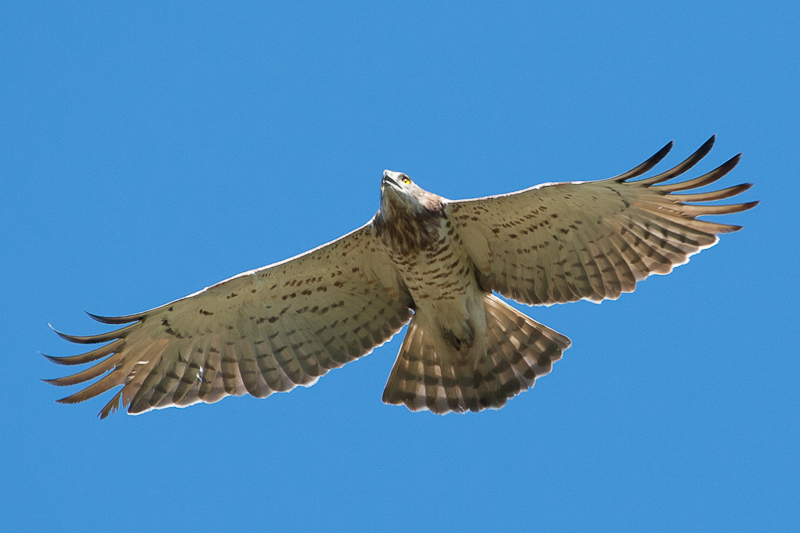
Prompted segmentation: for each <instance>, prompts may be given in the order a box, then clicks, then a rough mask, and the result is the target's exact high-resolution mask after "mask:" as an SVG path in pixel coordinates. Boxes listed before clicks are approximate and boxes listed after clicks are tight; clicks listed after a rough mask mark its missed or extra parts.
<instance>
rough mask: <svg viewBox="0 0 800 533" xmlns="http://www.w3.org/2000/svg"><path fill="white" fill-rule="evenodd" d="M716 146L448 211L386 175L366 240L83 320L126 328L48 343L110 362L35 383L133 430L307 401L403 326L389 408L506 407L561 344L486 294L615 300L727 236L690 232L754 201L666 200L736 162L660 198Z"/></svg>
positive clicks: (458, 204)
mask: <svg viewBox="0 0 800 533" xmlns="http://www.w3.org/2000/svg"><path fill="white" fill-rule="evenodd" d="M713 140H714V138H713V137H712V138H711V139H709V141H708V142H706V143H705V144H704V145H703V146H702V147H701V148H700V149H699V150H698V151H697V152H695V153H694V154H692V155H691V156H690V157H689V158H688V159H686V160H685V161H684V162H682V163H680V164H679V165H677V166H676V167H674V168H672V169H670V170H668V171H666V172H663V173H661V174H658V175H656V176H653V177H650V178H645V179H640V180H634V178H637V177H639V176H641V175H642V174H644V173H646V172H647V171H649V170H650V169H651V168H652V167H653V166H655V165H656V164H657V163H658V162H659V161H660V160H661V159H662V158H663V157H664V156H666V154H667V152H668V151H669V150H670V148H671V146H672V143H669V144H668V145H667V146H665V147H664V148H663V149H662V150H660V151H659V152H658V153H657V154H655V155H654V156H653V157H651V158H650V159H648V160H647V161H645V162H644V163H642V164H641V165H639V166H637V167H636V168H634V169H632V170H630V171H629V172H626V173H624V174H621V175H619V176H616V177H614V178H609V179H606V180H601V181H594V182H580V183H557V184H544V185H539V186H536V187H532V188H530V189H526V190H524V191H520V192H517V193H512V194H506V195H499V196H492V197H487V198H479V199H473V200H459V201H451V200H447V199H445V198H442V197H440V196H437V195H435V194H433V193H429V192H427V191H424V190H422V189H420V188H419V187H418V186H417V185H416V184H414V183H413V182H411V180H410V179H409V178H408V176H406V175H405V174H401V173H398V172H391V171H385V172H384V177H383V182H382V186H381V191H382V194H381V206H380V210H379V211H378V213H377V214H376V215H375V217H374V218H373V219H372V220H371V221H370V222H369V223H367V224H366V225H364V226H362V227H361V228H359V229H357V230H355V231H353V232H351V233H349V234H347V235H345V236H343V237H341V238H339V239H337V240H335V241H333V242H331V243H328V244H326V245H323V246H321V247H319V248H316V249H314V250H311V251H310V252H307V253H305V254H301V255H299V256H297V257H294V258H292V259H288V260H286V261H282V262H280V263H276V264H274V265H270V266H267V267H264V268H261V269H258V270H253V271H250V272H245V273H243V274H240V275H238V276H235V277H233V278H230V279H228V280H226V281H223V282H221V283H218V284H217V285H213V286H211V287H209V288H207V289H205V290H202V291H200V292H198V293H195V294H193V295H191V296H187V297H186V298H182V299H180V300H176V301H174V302H171V303H169V304H166V305H164V306H161V307H158V308H155V309H152V310H150V311H145V312H143V313H139V314H135V315H129V316H122V317H98V316H94V315H91V316H92V318H95V319H96V320H98V321H100V322H103V323H106V324H114V325H122V324H128V325H127V326H125V327H122V328H120V329H117V330H114V331H111V332H109V333H105V334H100V335H92V336H87V337H81V336H73V335H65V334H61V333H59V335H61V336H62V337H63V338H65V339H66V340H69V341H72V342H75V343H79V344H96V343H106V342H107V343H108V344H105V345H104V346H102V347H100V348H97V349H95V350H92V351H90V352H87V353H84V354H81V355H76V356H71V357H49V356H47V357H48V358H49V359H51V360H52V361H54V362H56V363H59V364H62V365H79V364H87V363H93V365H92V366H90V367H88V368H86V369H85V370H83V371H81V372H78V373H76V374H73V375H70V376H66V377H62V378H58V379H53V380H48V381H49V382H50V383H53V384H54V385H75V384H79V383H85V382H87V381H90V380H92V379H95V378H99V379H97V381H95V382H94V383H92V384H91V385H89V386H87V387H86V388H84V389H82V390H80V391H78V392H77V393H75V394H73V395H71V396H68V397H67V398H64V399H63V400H59V401H61V402H63V403H76V402H80V401H84V400H87V399H89V398H92V397H94V396H97V395H99V394H102V393H104V392H107V391H109V390H111V389H114V388H116V387H121V389H120V390H119V391H118V392H117V394H116V395H115V396H114V397H113V398H111V400H110V401H109V402H108V403H107V404H106V405H105V407H104V408H103V409H102V410H101V412H100V416H101V418H104V417H106V416H108V415H109V414H110V413H112V412H114V411H115V410H116V409H117V408H118V407H119V406H120V405H122V406H123V408H128V412H130V413H140V412H144V411H148V410H150V409H155V408H161V407H168V406H172V405H176V406H185V405H191V404H193V403H197V402H206V403H212V402H215V401H218V400H219V399H221V398H223V397H224V396H227V395H242V394H252V395H253V396H257V397H265V396H268V395H269V394H272V393H273V392H282V391H288V390H291V389H292V388H294V387H295V386H297V385H303V386H309V385H311V384H313V383H315V382H316V380H317V379H318V378H319V376H322V375H324V374H325V373H326V372H328V370H330V369H332V368H337V367H339V366H342V365H343V364H345V363H347V362H349V361H352V360H354V359H356V358H358V357H360V356H362V355H365V354H367V353H369V352H370V351H371V350H372V349H373V348H375V347H376V346H379V345H380V344H382V343H383V342H385V341H386V340H388V339H389V338H391V337H392V335H394V334H395V333H396V332H397V331H399V330H400V329H401V328H402V326H403V325H404V324H405V323H406V322H408V321H409V319H410V320H411V323H410V324H409V326H408V332H407V333H406V337H405V340H404V341H403V345H402V347H401V348H400V353H399V354H398V356H397V361H396V362H395V366H394V368H393V369H392V372H391V375H390V377H389V381H388V383H387V385H386V389H385V391H384V394H383V400H384V401H385V402H387V403H394V404H405V405H406V406H407V407H408V408H409V409H412V410H420V409H429V410H431V411H433V412H435V413H446V412H450V411H457V412H462V411H468V410H469V411H480V410H482V409H484V408H487V407H489V408H499V407H502V406H503V405H504V404H505V403H506V402H507V400H508V399H509V398H511V397H513V396H515V395H516V394H518V393H519V392H521V391H523V390H526V389H527V388H529V387H531V386H532V385H533V383H534V380H535V379H536V378H537V377H539V376H542V375H544V374H546V373H548V372H549V371H550V369H551V367H552V364H553V362H555V361H557V360H558V359H559V358H560V357H561V355H562V352H563V351H564V350H565V349H566V348H568V347H569V345H570V341H569V339H567V338H566V337H564V336H563V335H561V334H559V333H556V332H555V331H553V330H551V329H549V328H547V327H545V326H543V325H541V324H539V323H537V322H535V321H534V320H532V319H530V318H529V317H527V316H525V315H524V314H522V313H520V312H519V311H517V310H515V309H514V308H512V307H510V306H509V305H508V304H506V303H505V302H503V301H502V300H501V299H499V298H497V297H496V296H493V295H492V292H497V293H499V294H501V295H503V296H505V297H508V298H512V299H514V300H517V301H519V302H522V303H526V304H530V305H549V304H553V303H563V302H570V301H575V300H579V299H589V300H594V301H601V300H603V299H606V298H612V299H613V298H617V297H619V295H620V294H621V293H623V292H631V291H632V290H633V289H634V288H635V286H636V282H638V281H640V280H642V279H644V278H646V277H647V276H648V275H650V274H666V273H668V272H670V271H671V270H672V268H673V267H674V266H676V265H680V264H683V263H685V262H686V261H688V258H689V257H690V256H691V255H692V254H694V253H697V252H699V251H700V250H702V249H704V248H707V247H709V246H712V245H714V244H715V243H716V242H717V240H718V237H717V235H718V234H720V233H727V232H731V231H736V230H738V229H740V227H739V226H732V225H728V224H720V223H716V222H708V221H702V220H698V219H697V217H698V216H701V215H720V214H728V213H736V212H739V211H744V210H746V209H750V208H752V207H754V206H755V205H756V203H757V202H748V203H740V204H730V205H703V204H697V202H706V201H714V200H721V199H724V198H730V197H732V196H735V195H738V194H740V193H742V192H744V191H746V190H747V189H749V188H750V184H742V185H737V186H734V187H728V188H725V189H721V190H718V191H712V192H705V193H694V194H675V193H681V192H683V191H687V190H691V189H696V188H699V187H703V186H705V185H708V184H710V183H713V182H715V181H717V180H718V179H720V178H721V177H723V176H724V175H725V174H727V173H728V172H729V171H730V170H731V169H732V168H733V167H734V166H735V165H736V163H737V162H738V160H739V156H736V157H734V158H732V159H731V160H729V161H728V162H726V163H724V164H723V165H721V166H720V167H719V168H717V169H715V170H713V171H711V172H709V173H707V174H704V175H702V176H700V177H697V178H694V179H690V180H687V181H683V182H677V183H672V184H665V183H664V182H666V181H668V180H671V179H672V178H675V177H677V176H679V175H681V174H683V173H684V172H686V171H687V170H689V169H690V168H691V167H692V166H694V165H695V164H696V163H697V162H698V161H699V160H700V159H702V158H703V157H704V156H705V155H706V154H707V153H708V152H709V150H710V149H711V146H712V144H713ZM98 361H99V362H98Z"/></svg>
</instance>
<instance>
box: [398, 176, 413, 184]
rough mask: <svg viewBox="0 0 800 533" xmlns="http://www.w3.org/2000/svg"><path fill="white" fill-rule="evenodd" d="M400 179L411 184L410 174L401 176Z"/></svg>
mask: <svg viewBox="0 0 800 533" xmlns="http://www.w3.org/2000/svg"><path fill="white" fill-rule="evenodd" d="M400 181H402V182H403V183H405V184H406V185H411V180H410V179H408V176H403V177H402V178H400Z"/></svg>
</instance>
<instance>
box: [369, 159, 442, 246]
mask: <svg viewBox="0 0 800 533" xmlns="http://www.w3.org/2000/svg"><path fill="white" fill-rule="evenodd" d="M443 200H444V199H443V198H442V197H441V196H439V195H437V194H433V193H431V192H428V191H426V190H423V189H422V188H420V187H419V186H418V185H417V184H416V183H414V182H413V181H411V178H409V177H408V176H407V175H406V174H403V173H402V172H395V171H392V170H384V171H383V179H382V180H381V208H380V210H379V211H378V213H377V214H376V215H375V228H376V230H377V231H378V235H379V236H380V237H381V239H383V242H384V244H386V246H387V247H389V248H392V249H395V250H397V251H398V252H400V253H403V254H408V253H413V252H416V251H418V250H419V249H422V248H427V247H429V246H430V245H431V244H432V243H433V242H435V241H436V240H437V238H438V229H439V219H441V218H442V217H443V216H444V203H443Z"/></svg>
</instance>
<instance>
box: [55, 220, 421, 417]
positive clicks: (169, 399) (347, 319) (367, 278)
mask: <svg viewBox="0 0 800 533" xmlns="http://www.w3.org/2000/svg"><path fill="white" fill-rule="evenodd" d="M412 306H413V302H412V300H411V296H410V295H409V293H408V290H407V289H406V287H405V285H404V284H403V282H402V280H401V278H400V277H399V275H398V273H397V271H396V269H395V267H394V266H393V265H392V263H391V261H390V260H389V257H388V256H387V255H386V253H385V252H384V251H383V248H382V246H381V244H380V242H379V241H378V240H377V239H376V237H375V235H374V231H373V228H372V224H371V223H369V224H367V225H365V226H362V227H361V228H359V229H357V230H355V231H353V232H351V233H349V234H347V235H345V236H343V237H341V238H339V239H337V240H335V241H333V242H331V243H328V244H326V245H323V246H320V247H319V248H316V249H314V250H311V251H309V252H306V253H304V254H301V255H299V256H297V257H294V258H292V259H288V260H286V261H282V262H280V263H276V264H274V265H270V266H267V267H264V268H261V269H258V270H253V271H250V272H245V273H243V274H240V275H238V276H235V277H233V278H230V279H228V280H226V281H223V282H221V283H218V284H216V285H213V286H211V287H208V288H206V289H204V290H202V291H200V292H198V293H195V294H193V295H191V296H187V297H185V298H181V299H180V300H176V301H174V302H171V303H168V304H166V305H163V306H161V307H158V308H155V309H152V310H150V311H145V312H143V313H139V314H135V315H129V316H122V317H98V316H94V315H92V316H93V318H95V319H97V320H99V321H100V322H103V323H106V324H129V325H127V326H125V327H123V328H120V329H117V330H115V331H111V332H109V333H105V334H100V335H91V336H74V335H65V334H61V333H59V335H61V336H62V337H63V338H65V339H66V340H69V341H72V342H75V343H79V344H95V343H104V342H108V344H106V345H104V346H102V347H100V348H97V349H95V350H92V351H90V352H88V353H84V354H81V355H75V356H71V357H50V356H47V357H48V358H49V359H51V360H53V361H54V362H56V363H59V364H63V365H76V364H83V363H90V362H94V361H98V360H99V362H96V363H94V364H93V366H90V367H89V368H87V369H85V370H83V371H82V372H78V373H77V374H74V375H71V376H66V377H62V378H58V379H53V380H47V381H49V382H50V383H53V384H55V385H74V384H78V383H84V382H86V381H88V380H91V379H94V378H98V377H100V376H102V377H100V379H99V380H97V381H96V382H94V383H92V384H91V385H89V386H88V387H86V388H84V389H83V390H81V391H79V392H77V393H75V394H73V395H72V396H68V397H67V398H64V399H62V400H59V401H60V402H63V403H76V402H81V401H84V400H87V399H89V398H92V397H94V396H97V395H98V394H102V393H104V392H106V391H109V390H111V389H112V388H115V387H117V386H122V389H121V390H120V391H119V392H118V393H117V394H116V395H115V396H114V397H113V398H112V399H111V401H110V402H108V404H106V406H105V407H104V408H103V409H102V411H101V412H100V417H101V418H105V417H106V416H108V415H109V414H110V413H112V412H114V411H115V410H116V409H117V408H118V406H119V404H120V399H121V401H122V406H123V408H125V407H128V412H129V413H141V412H144V411H148V410H150V409H155V408H161V407H168V406H172V405H176V406H186V405H191V404H193V403H197V402H206V403H212V402H215V401H217V400H219V399H221V398H222V397H224V396H228V395H243V394H247V393H249V394H252V395H253V396H256V397H265V396H268V395H270V394H272V393H273V392H276V391H288V390H291V389H293V388H294V387H295V386H297V385H304V386H309V385H311V384H313V383H315V382H316V380H317V378H318V377H319V376H322V375H323V374H325V373H326V372H328V370H330V369H332V368H337V367H340V366H342V365H343V364H345V363H347V362H349V361H352V360H354V359H356V358H358V357H360V356H362V355H365V354H367V353H369V352H370V351H372V349H373V348H374V347H375V346H378V345H380V344H382V343H383V342H385V341H386V340H388V339H389V338H391V336H392V335H394V334H395V333H396V332H397V331H398V330H400V328H401V327H402V326H403V325H404V324H405V323H406V322H407V321H408V320H409V319H410V317H411V309H410V308H411V307H412Z"/></svg>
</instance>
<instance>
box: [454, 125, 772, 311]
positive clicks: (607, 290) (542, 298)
mask: <svg viewBox="0 0 800 533" xmlns="http://www.w3.org/2000/svg"><path fill="white" fill-rule="evenodd" d="M713 142H714V137H712V138H711V139H709V140H708V142H706V143H705V144H704V145H703V146H702V147H700V149H699V150H697V152H695V153H694V154H692V155H691V156H690V157H689V158H687V159H686V160H685V161H684V162H682V163H680V164H679V165H677V166H676V167H674V168H672V169H670V170H667V171H666V172H663V173H661V174H659V175H657V176H653V177H650V178H645V179H640V180H636V181H631V179H632V178H635V177H638V176H641V175H642V174H644V173H645V172H647V171H648V170H650V169H651V168H652V167H653V166H655V165H656V164H657V163H658V162H659V161H660V160H661V159H662V158H663V157H664V156H666V154H667V152H668V151H669V149H670V148H671V146H672V143H669V144H668V145H666V146H665V147H664V148H662V149H661V150H660V151H659V152H658V153H657V154H655V155H654V156H653V157H651V158H650V159H648V160H647V161H645V162H644V163H642V164H641V165H639V166H637V167H636V168H634V169H632V170H630V171H629V172H626V173H624V174H621V175H619V176H616V177H614V178H609V179H606V180H601V181H589V182H576V183H555V184H544V185H537V186H536V187H532V188H530V189H526V190H524V191H519V192H515V193H511V194H504V195H499V196H490V197H487V198H477V199H474V200H458V201H448V203H447V204H446V209H447V211H448V216H449V218H450V219H451V220H452V221H453V224H454V226H455V229H456V231H457V232H458V235H459V237H460V238H461V240H462V241H463V243H464V246H465V247H466V248H467V252H468V253H469V255H470V257H471V259H472V260H473V262H474V263H475V265H476V266H477V269H478V278H479V282H480V283H481V286H482V287H483V288H484V289H486V290H492V291H497V292H499V293H500V294H502V295H503V296H506V297H508V298H512V299H514V300H517V301H519V302H522V303H527V304H544V305H549V304H553V303H562V302H570V301H575V300H580V299H582V298H585V299H589V300H594V301H600V300H603V299H605V298H617V297H619V295H620V293H622V292H631V291H632V290H633V289H634V288H635V287H636V282H637V281H639V280H642V279H644V278H646V277H647V276H649V275H650V274H666V273H668V272H670V271H671V270H672V268H673V267H674V266H676V265H680V264H683V263H685V262H686V261H688V258H689V256H691V255H692V254H695V253H697V252H699V251H700V250H702V249H703V248H707V247H709V246H712V245H714V244H715V243H716V242H717V240H718V237H717V234H719V233H726V232H731V231H736V230H738V229H740V227H739V226H732V225H729V224H720V223H716V222H708V221H704V220H698V219H697V216H700V215H722V214H727V213H736V212H739V211H744V210H746V209H750V208H752V207H754V206H755V205H756V204H757V203H758V202H748V203H742V204H732V205H706V204H697V203H696V202H706V201H713V200H721V199H724V198H730V197H732V196H736V195H737V194H739V193H741V192H743V191H746V190H747V189H749V188H750V184H742V185H736V186H734V187H729V188H726V189H722V190H717V191H711V192H704V193H695V194H674V193H677V192H681V191H687V190H691V189H696V188H699V187H703V186H705V185H708V184H710V183H713V182H715V181H717V180H718V179H720V178H721V177H723V176H724V175H725V174H727V173H728V172H729V171H730V170H731V169H732V168H733V167H734V166H736V163H737V162H738V161H739V156H738V155H737V156H735V157H733V158H732V159H730V160H729V161H727V162H726V163H724V164H722V165H721V166H720V167H719V168H717V169H715V170H712V171H711V172H709V173H707V174H704V175H702V176H699V177H697V178H694V179H690V180H687V181H683V182H678V183H670V184H663V183H664V182H666V181H667V180H670V179H672V178H674V177H676V176H678V175H680V174H682V173H684V172H686V171H687V170H689V169H690V168H691V167H693V166H694V165H695V164H696V163H697V162H698V161H699V160H700V159H702V158H703V157H704V156H705V155H706V154H707V153H708V152H709V151H710V150H711V146H712V145H713Z"/></svg>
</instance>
